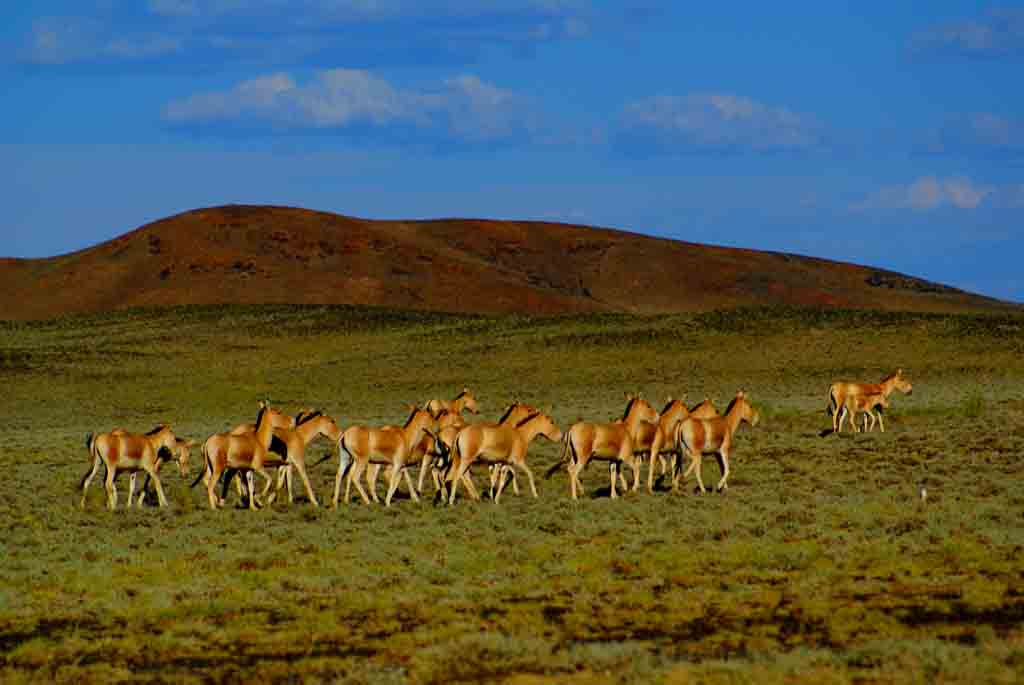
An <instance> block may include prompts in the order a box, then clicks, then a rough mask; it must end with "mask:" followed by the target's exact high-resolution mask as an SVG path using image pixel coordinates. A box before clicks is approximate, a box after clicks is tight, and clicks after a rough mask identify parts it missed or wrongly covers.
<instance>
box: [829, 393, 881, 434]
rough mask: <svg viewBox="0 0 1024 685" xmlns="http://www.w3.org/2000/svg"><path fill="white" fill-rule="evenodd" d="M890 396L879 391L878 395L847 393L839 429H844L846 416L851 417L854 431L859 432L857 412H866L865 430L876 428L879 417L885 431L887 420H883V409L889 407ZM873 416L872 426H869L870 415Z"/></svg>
mask: <svg viewBox="0 0 1024 685" xmlns="http://www.w3.org/2000/svg"><path fill="white" fill-rule="evenodd" d="M888 406H889V398H888V397H886V396H885V395H883V394H882V393H878V394H877V395H847V396H846V402H844V403H843V409H842V411H841V412H840V417H839V430H842V429H843V422H844V421H846V417H847V416H849V417H850V425H852V426H853V432H854V433H857V432H859V431H858V428H857V414H864V432H865V433H867V432H870V431H873V430H874V429H875V421H876V419H877V421H878V423H879V425H880V426H881V427H882V432H883V433H884V432H885V422H883V421H882V411H881V410H882V409H885V408H888ZM876 408H877V409H878V413H877V414H875V411H874V410H875V409H876ZM869 416H870V417H871V428H868V417H869Z"/></svg>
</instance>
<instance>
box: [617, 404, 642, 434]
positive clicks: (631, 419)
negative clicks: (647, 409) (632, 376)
mask: <svg viewBox="0 0 1024 685" xmlns="http://www.w3.org/2000/svg"><path fill="white" fill-rule="evenodd" d="M644 406H645V405H644V404H643V403H642V401H641V400H633V401H632V402H631V403H630V405H629V408H628V409H627V410H626V415H625V416H623V417H622V422H623V423H624V424H626V428H627V429H629V431H630V432H633V431H634V430H636V427H637V426H638V425H639V423H640V421H642V420H643V417H642V416H641V412H642V411H643V410H644Z"/></svg>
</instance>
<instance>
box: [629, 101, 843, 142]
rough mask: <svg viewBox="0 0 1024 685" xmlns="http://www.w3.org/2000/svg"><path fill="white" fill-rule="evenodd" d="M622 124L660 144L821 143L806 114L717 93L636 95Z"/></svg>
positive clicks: (817, 126)
mask: <svg viewBox="0 0 1024 685" xmlns="http://www.w3.org/2000/svg"><path fill="white" fill-rule="evenodd" d="M623 124H624V128H625V131H626V133H627V135H633V136H638V137H641V138H648V139H650V140H651V142H657V143H660V144H663V145H664V146H666V147H690V148H697V149H702V148H703V149H711V150H715V149H718V150H726V149H749V150H756V151H762V152H768V151H779V150H806V149H810V148H813V147H817V146H819V145H821V144H822V143H823V142H824V134H823V129H822V126H821V125H820V124H819V123H818V122H817V121H816V120H815V119H814V118H813V117H811V116H809V115H806V114H800V113H798V112H794V111H792V110H789V109H786V108H785V107H778V106H773V105H766V104H763V103H761V102H758V101H756V100H753V99H751V98H748V97H744V96H741V95H732V94H722V93H711V94H706V93H691V94H689V95H685V96H673V95H659V96H655V97H650V98H646V99H643V100H639V101H637V102H633V103H630V104H628V105H627V106H626V107H625V110H624V114H623Z"/></svg>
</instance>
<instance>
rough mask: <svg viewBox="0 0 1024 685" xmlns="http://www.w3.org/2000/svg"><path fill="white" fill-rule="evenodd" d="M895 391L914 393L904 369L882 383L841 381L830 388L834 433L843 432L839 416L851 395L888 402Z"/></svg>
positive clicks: (829, 402) (830, 410)
mask: <svg viewBox="0 0 1024 685" xmlns="http://www.w3.org/2000/svg"><path fill="white" fill-rule="evenodd" d="M893 390H899V391H900V392H902V393H904V394H906V395H909V394H911V393H912V392H913V391H914V386H912V385H911V384H910V381H908V380H907V379H906V378H904V377H903V369H897V370H896V373H893V374H890V375H888V376H886V377H885V378H883V379H882V382H881V383H847V382H843V381H839V382H836V383H833V384H832V385H830V386H829V387H828V411H829V413H830V414H832V432H833V433H838V432H839V431H840V430H842V425H843V424H842V423H840V421H839V415H840V414H841V413H842V411H843V407H844V406H845V405H846V398H847V397H849V396H850V395H884V396H885V398H886V399H887V400H888V399H889V395H891V394H892V391H893Z"/></svg>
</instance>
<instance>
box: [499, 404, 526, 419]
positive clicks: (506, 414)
mask: <svg viewBox="0 0 1024 685" xmlns="http://www.w3.org/2000/svg"><path fill="white" fill-rule="evenodd" d="M519 406H522V405H520V404H519V402H518V401H516V402H513V403H512V404H510V405H508V409H506V410H505V413H504V414H503V415H502V417H501V418H500V419H498V423H505V419H507V418H508V415H509V414H511V413H512V410H513V409H515V408H516V407H519Z"/></svg>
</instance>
